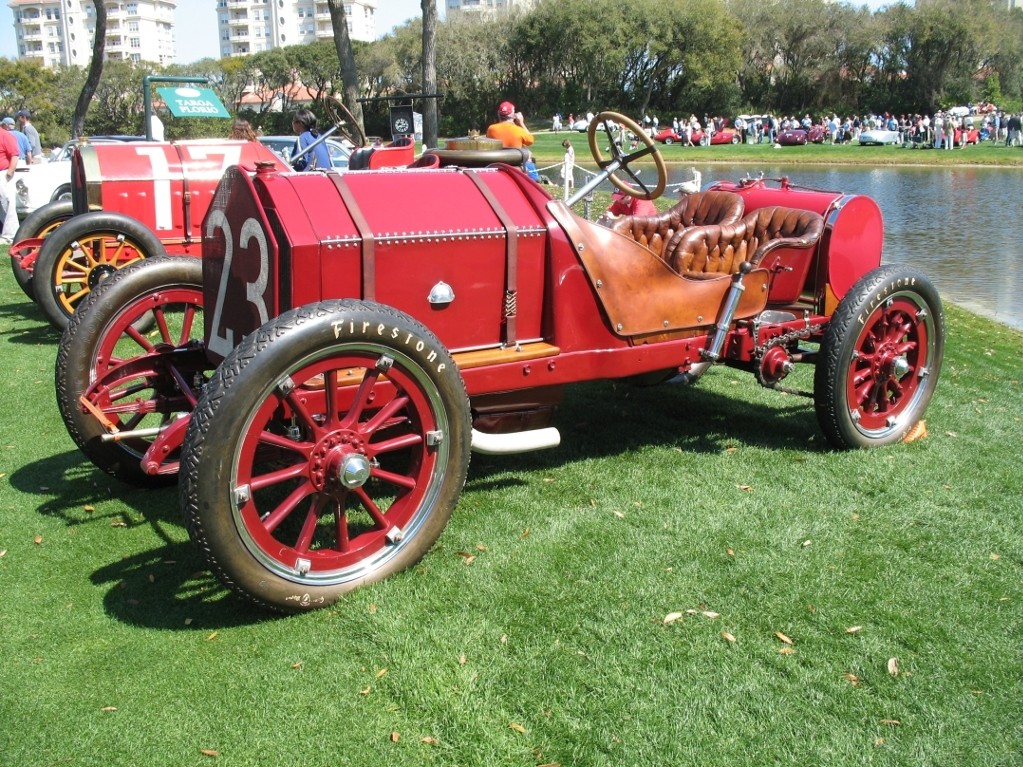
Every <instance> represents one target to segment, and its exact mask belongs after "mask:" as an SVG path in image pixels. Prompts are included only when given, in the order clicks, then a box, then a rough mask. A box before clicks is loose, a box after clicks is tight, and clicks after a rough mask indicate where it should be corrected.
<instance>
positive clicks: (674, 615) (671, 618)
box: [663, 613, 682, 626]
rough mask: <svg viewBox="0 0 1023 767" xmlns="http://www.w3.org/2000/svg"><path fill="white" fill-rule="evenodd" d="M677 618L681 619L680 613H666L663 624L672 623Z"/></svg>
mask: <svg viewBox="0 0 1023 767" xmlns="http://www.w3.org/2000/svg"><path fill="white" fill-rule="evenodd" d="M677 620H682V613H668V614H667V615H665V616H664V621H663V623H664V625H665V626H667V625H668V624H669V623H674V622H675V621H677Z"/></svg>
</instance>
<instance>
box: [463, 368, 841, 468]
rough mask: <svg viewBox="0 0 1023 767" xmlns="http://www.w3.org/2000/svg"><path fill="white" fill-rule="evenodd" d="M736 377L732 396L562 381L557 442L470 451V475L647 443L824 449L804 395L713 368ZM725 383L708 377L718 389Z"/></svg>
mask: <svg viewBox="0 0 1023 767" xmlns="http://www.w3.org/2000/svg"><path fill="white" fill-rule="evenodd" d="M715 372H716V373H718V374H719V375H720V376H727V377H728V380H731V379H732V377H733V376H734V377H736V378H738V380H739V381H740V383H739V384H738V385H735V386H734V387H732V388H733V389H734V396H733V395H732V394H731V393H729V394H727V395H726V394H722V393H721V392H719V391H715V390H712V389H710V388H708V387H705V386H703V385H702V383H701V384H697V385H696V386H682V385H671V384H662V385H660V386H647V387H638V386H632V385H631V384H624V383H615V382H603V381H602V382H595V383H587V384H581V385H578V386H576V387H572V388H569V390H568V392H567V393H566V397H565V401H564V402H563V403H562V405H561V406H560V407H559V408H558V412H557V414H556V415H555V417H554V426H556V427H557V428H558V429H559V431H560V432H561V445H560V446H559V447H558V448H555V449H553V450H542V451H538V452H534V453H522V454H519V455H510V456H488V455H474V456H473V459H472V464H471V468H470V478H471V479H473V480H475V481H480V480H486V478H487V477H488V476H489V475H490V474H494V473H502V472H506V471H509V470H511V471H517V470H529V469H537V468H551V467H557V466H561V465H565V464H569V463H572V462H573V461H578V460H584V459H587V458H607V457H613V456H616V455H629V454H632V453H635V452H637V451H640V450H643V449H644V448H648V447H657V448H676V449H678V450H681V451H683V452H686V453H698V454H708V453H719V452H721V451H722V450H724V449H725V448H726V447H728V446H729V445H744V446H747V447H759V448H762V449H766V450H798V451H805V452H814V453H819V452H821V451H823V450H826V449H828V448H827V443H826V442H825V440H824V438H823V436H822V435H821V434H820V431H819V428H818V426H817V419H816V416H815V415H814V409H813V401H812V400H810V399H808V398H805V397H797V396H793V395H786V394H781V393H778V392H768V391H766V390H764V389H761V388H760V387H758V386H757V385H756V384H755V383H754V382H753V379H752V377H751V376H750V375H749V374H748V373H744V372H741V371H727V370H720V371H715ZM722 385H728V384H727V383H726V382H723V381H715V382H714V386H715V387H716V388H718V389H720V388H721V387H722Z"/></svg>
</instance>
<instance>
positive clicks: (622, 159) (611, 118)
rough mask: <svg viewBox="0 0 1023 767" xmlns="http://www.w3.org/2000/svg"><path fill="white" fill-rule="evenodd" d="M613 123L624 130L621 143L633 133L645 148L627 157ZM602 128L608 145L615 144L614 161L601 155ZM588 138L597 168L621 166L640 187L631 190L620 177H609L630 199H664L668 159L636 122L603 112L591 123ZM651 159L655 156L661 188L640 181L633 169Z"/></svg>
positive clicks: (612, 157)
mask: <svg viewBox="0 0 1023 767" xmlns="http://www.w3.org/2000/svg"><path fill="white" fill-rule="evenodd" d="M613 123H617V124H618V126H619V127H620V129H621V132H620V133H619V138H620V139H621V140H624V138H625V131H626V130H629V131H632V133H633V134H634V135H635V136H636V137H637V138H639V140H640V141H642V142H643V147H642V148H640V149H637V150H636V151H634V152H630V153H628V154H625V153H623V151H622V147H621V144H620V143H619V142H618V141H616V140H615V136H614V134H613V133H612V131H611V125H612V124H613ZM601 125H603V128H604V133H605V134H606V135H607V138H608V141H609V142H610V144H611V146H610V150H609V151H610V152H611V157H610V158H609V159H607V160H605V159H604V155H603V154H602V153H601V151H600V147H599V146H598V145H597V128H598V127H599V126H601ZM586 137H587V139H588V140H589V143H590V154H592V155H593V159H594V160H595V161H596V163H597V166H598V167H599V168H600V169H601V170H604V169H605V168H607V167H608V166H609V165H611V164H612V163H615V162H617V164H618V167H619V168H620V169H621V170H624V171H625V173H627V174H628V176H629V178H630V179H632V181H634V182H635V184H636V186H631V185H629V184H627V183H626V182H624V181H622V180H621V179H620V178H618V176H616V175H615V174H614V173H611V174H609V175H608V178H609V179H610V181H611V183H612V184H614V185H615V186H616V187H617V188H618V189H620V190H621V191H622V192H624V193H625V194H627V195H629V196H630V197H637V198H639V199H641V200H654V199H656V198H658V197H660V196H661V193H662V192H663V191H664V187H665V185H666V184H667V183H668V170H667V168H666V167H665V166H664V158H663V157H662V156H661V153H660V151H659V150H658V149H657V145H656V144H654V140H653V139H652V138H650V136H648V135H647V133H646V131H645V130H643V129H642V128H641V127H639V125H637V124H636V123H635V122H633V120H632V119H630V118H628V117H626V116H625V115H622V114H618V113H617V112H601V113H600V114H599V115H597V116H596V117H594V118H593V120H591V121H590V125H589V127H588V128H587V130H586ZM647 155H652V156H653V159H654V166H655V167H656V168H657V185H656V186H655V187H654V188H653V189H651V188H650V187H649V186H647V185H646V184H644V183H643V182H642V181H640V178H639V172H638V171H636V172H633V170H632V169H631V168H630V167H629V163H631V162H633V161H635V160H639V159H640V158H643V157H646V156H647ZM637 187H638V188H637Z"/></svg>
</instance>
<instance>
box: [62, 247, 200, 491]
mask: <svg viewBox="0 0 1023 767" xmlns="http://www.w3.org/2000/svg"><path fill="white" fill-rule="evenodd" d="M202 306H203V295H202V261H201V260H200V259H198V258H192V257H190V256H162V257H156V258H149V259H146V260H145V261H141V262H138V263H136V264H133V265H132V266H129V267H127V268H125V269H121V270H119V271H118V272H117V273H116V274H114V275H113V276H112V277H111V278H110V279H108V280H105V281H104V282H103V284H101V285H100V286H99V287H97V288H96V290H94V291H92V292H91V293H90V294H89V296H88V297H87V298H86V299H85V301H83V302H82V305H81V307H80V308H79V310H78V311H76V312H75V314H74V317H72V319H71V322H70V323H69V325H68V327H67V328H66V329H65V330H64V334H63V336H62V337H61V341H60V347H59V349H58V352H57V365H56V374H55V384H56V392H57V405H58V407H59V408H60V414H61V417H62V418H63V419H64V425H65V426H66V427H67V431H68V434H69V435H70V436H71V439H72V440H74V442H75V444H76V445H77V446H78V447H79V449H80V450H81V451H82V452H83V453H84V454H85V456H86V457H87V458H88V459H89V460H90V461H92V463H93V464H95V465H96V466H97V467H99V468H100V469H102V470H103V471H105V472H106V473H107V474H110V475H111V476H113V477H116V478H117V479H120V480H121V481H123V482H127V483H129V484H132V485H136V486H139V487H160V486H165V485H168V484H172V483H174V482H176V481H177V462H178V459H179V457H180V449H177V450H174V449H172V447H173V445H174V444H178V445H180V442H181V440H182V439H183V438H184V433H185V427H186V425H187V421H184V420H182V419H183V418H184V417H186V416H187V415H188V414H189V413H190V412H191V410H192V408H193V407H194V406H195V402H196V400H198V398H199V389H201V387H202V386H203V385H204V384H205V382H206V380H207V379H208V374H209V372H210V371H211V370H212V365H211V364H210V363H209V362H207V361H206V358H205V354H204V352H203V349H202V333H203V322H202ZM140 317H146V318H149V319H150V320H151V322H149V323H148V324H150V325H151V326H152V330H150V331H148V332H140V331H139V330H138V327H139V325H140V322H139V318H140ZM97 381H101V385H99V386H97V387H95V389H94V388H93V385H94V384H96V383H97ZM83 395H87V397H86V399H87V402H88V404H89V407H86V406H85V405H84V404H83V402H82V397H83ZM99 414H102V418H103V419H104V420H106V421H107V422H108V424H109V426H112V427H115V428H116V429H117V430H118V432H119V434H120V435H121V438H120V439H117V440H104V439H103V438H104V436H107V435H109V434H110V433H111V428H109V427H108V426H105V425H104V424H103V423H101V422H100V420H99V418H100V416H99ZM143 429H149V430H151V431H152V430H155V429H162V430H164V433H163V435H162V442H161V445H160V446H158V447H161V448H165V452H163V451H161V452H159V455H158V456H157V457H151V458H150V459H149V460H148V461H147V463H148V464H149V471H147V470H146V468H145V467H144V466H143V459H144V457H145V456H146V454H147V452H149V451H150V448H151V447H152V445H153V442H154V440H155V439H156V437H155V436H154V435H153V434H151V433H146V434H143V435H142V436H130V437H125V436H124V435H125V433H126V432H131V431H135V432H141V430H143ZM174 435H177V436H176V437H174Z"/></svg>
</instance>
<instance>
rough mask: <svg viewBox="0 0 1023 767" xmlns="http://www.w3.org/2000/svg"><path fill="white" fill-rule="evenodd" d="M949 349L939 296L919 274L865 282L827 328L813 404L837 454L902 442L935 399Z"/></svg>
mask: <svg viewBox="0 0 1023 767" xmlns="http://www.w3.org/2000/svg"><path fill="white" fill-rule="evenodd" d="M944 349H945V315H944V310H943V308H942V305H941V299H940V297H939V296H938V292H937V291H936V290H935V288H934V286H933V285H932V284H931V283H930V281H929V280H928V279H927V278H926V277H925V276H924V275H923V274H921V273H920V272H918V271H916V270H915V269H910V268H907V267H903V266H883V267H880V268H879V269H875V270H874V271H872V272H869V273H868V274H866V275H865V276H864V277H862V278H861V279H860V280H859V282H857V283H856V284H855V285H854V286H853V287H852V288H851V289H850V291H849V293H848V294H847V295H846V296H845V298H843V299H842V302H841V303H840V304H839V307H838V309H837V311H836V312H835V314H834V316H833V317H832V319H831V322H830V323H829V324H828V328H827V330H826V331H825V335H824V339H823V341H822V342H821V359H820V360H819V361H818V363H817V370H816V374H815V381H814V384H815V385H814V398H815V405H816V410H817V417H818V420H819V422H820V424H821V428H822V429H823V430H824V433H825V435H826V436H827V438H828V440H829V441H830V442H831V443H832V444H833V445H834V446H835V447H839V448H857V447H871V446H875V445H885V444H890V443H892V442H897V441H899V440H901V439H903V438H904V437H905V436H906V434H907V433H908V432H909V430H910V429H912V428H913V426H915V425H916V423H917V421H919V420H920V418H921V417H922V416H923V414H924V411H925V410H926V409H927V405H928V404H929V403H930V400H931V396H932V395H933V394H934V389H935V386H936V385H937V382H938V376H939V374H940V372H941V361H942V357H943V354H944Z"/></svg>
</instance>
